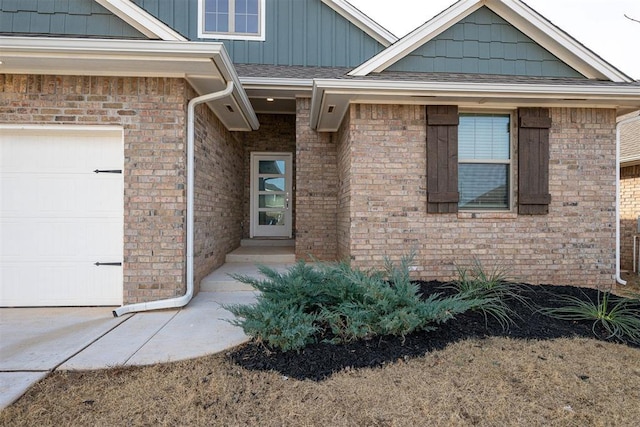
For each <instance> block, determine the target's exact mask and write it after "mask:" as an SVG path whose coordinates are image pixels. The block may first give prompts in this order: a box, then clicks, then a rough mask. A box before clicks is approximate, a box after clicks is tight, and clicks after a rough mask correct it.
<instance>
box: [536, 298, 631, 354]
mask: <svg viewBox="0 0 640 427" xmlns="http://www.w3.org/2000/svg"><path fill="white" fill-rule="evenodd" d="M585 297H586V295H585ZM558 299H559V301H560V302H561V303H563V304H565V305H564V306H563V307H556V308H548V307H545V308H542V309H540V312H541V313H543V314H546V315H547V316H551V317H554V318H556V319H563V320H569V321H593V325H592V330H593V333H594V334H595V335H596V336H597V332H596V327H597V326H598V325H601V326H602V327H603V328H604V330H605V331H606V333H607V334H609V335H608V336H607V337H605V338H606V339H612V338H614V339H617V340H619V341H622V342H631V343H634V344H640V299H639V298H627V297H618V296H615V295H612V294H611V293H610V292H603V291H600V290H598V298H597V301H593V300H592V299H590V298H588V297H587V298H586V300H584V299H581V298H577V297H574V296H571V295H561V296H559V297H558Z"/></svg>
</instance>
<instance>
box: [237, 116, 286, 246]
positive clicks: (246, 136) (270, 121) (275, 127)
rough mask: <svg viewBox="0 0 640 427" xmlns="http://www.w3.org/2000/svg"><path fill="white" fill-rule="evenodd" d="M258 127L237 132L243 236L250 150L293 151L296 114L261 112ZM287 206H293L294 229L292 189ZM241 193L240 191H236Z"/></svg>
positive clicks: (245, 232)
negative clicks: (240, 155) (241, 158)
mask: <svg viewBox="0 0 640 427" xmlns="http://www.w3.org/2000/svg"><path fill="white" fill-rule="evenodd" d="M258 120H259V121H260V129H258V130H257V131H254V132H246V133H242V134H241V135H240V138H241V140H242V142H243V144H244V176H243V182H244V190H243V191H244V203H243V215H242V218H243V219H244V220H243V229H242V237H243V238H248V237H249V230H250V223H249V215H250V211H251V205H250V202H251V182H250V180H251V153H252V152H279V153H291V154H294V153H295V151H296V117H295V116H294V115H292V114H291V115H284V114H260V115H258ZM292 157H293V160H292V162H293V164H292V167H293V170H294V171H295V170H296V158H295V155H294V156H292ZM292 177H293V183H292V184H293V187H292V188H296V181H295V180H296V178H295V174H293V175H292ZM293 193H294V194H292V195H291V196H292V200H291V203H290V204H289V206H292V218H293V229H294V230H295V215H296V210H295V209H296V208H295V206H296V203H295V191H294V192H293ZM238 194H241V193H238Z"/></svg>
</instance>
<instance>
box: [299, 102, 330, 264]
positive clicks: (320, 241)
mask: <svg viewBox="0 0 640 427" xmlns="http://www.w3.org/2000/svg"><path fill="white" fill-rule="evenodd" d="M296 104H297V114H296V231H295V235H296V257H297V258H307V256H308V255H313V256H314V257H316V258H318V259H324V260H335V259H336V256H337V239H336V213H337V194H338V193H337V191H338V173H337V163H336V156H337V154H336V145H335V144H334V143H332V141H331V136H332V135H331V134H329V133H319V132H315V131H314V130H312V129H311V127H310V107H311V100H310V99H309V98H298V99H297V101H296Z"/></svg>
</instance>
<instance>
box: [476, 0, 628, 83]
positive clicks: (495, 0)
mask: <svg viewBox="0 0 640 427" xmlns="http://www.w3.org/2000/svg"><path fill="white" fill-rule="evenodd" d="M486 3H487V4H486V5H487V7H489V8H490V9H491V10H493V11H494V12H495V13H496V14H498V15H499V16H500V17H502V18H503V19H505V20H506V21H507V22H509V23H510V24H512V25H513V26H515V27H516V28H517V29H519V30H520V31H522V32H523V33H524V34H526V35H527V36H529V37H531V39H532V40H533V41H535V42H537V43H538V44H540V45H541V46H542V47H544V48H545V49H547V50H549V52H551V53H552V54H554V55H555V56H556V57H558V58H559V59H560V60H562V61H563V62H565V63H567V64H568V65H569V66H571V67H573V68H574V69H576V70H577V71H578V72H580V73H581V74H583V75H585V76H586V77H588V78H592V79H603V78H605V79H608V80H611V81H614V82H633V79H631V78H630V77H629V76H627V75H626V74H624V73H623V72H621V71H620V70H618V69H617V68H615V67H614V66H612V65H611V64H609V63H608V62H606V61H605V60H604V59H602V58H600V57H599V56H598V55H597V54H595V53H594V52H592V51H591V50H589V49H588V48H587V47H585V46H584V45H583V44H581V43H580V42H578V41H577V40H576V39H574V38H573V37H571V36H570V35H569V34H567V33H566V32H564V31H563V30H562V29H560V28H559V27H556V26H555V25H553V24H552V23H551V22H550V21H549V20H548V19H546V18H545V17H543V16H542V15H540V14H539V13H538V12H536V11H535V10H534V9H532V8H531V7H529V6H528V5H526V4H524V3H523V2H521V1H519V0H486Z"/></svg>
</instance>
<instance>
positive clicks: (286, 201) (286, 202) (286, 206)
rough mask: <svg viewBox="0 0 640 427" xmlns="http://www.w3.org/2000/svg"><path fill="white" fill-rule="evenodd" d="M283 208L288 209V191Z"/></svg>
mask: <svg viewBox="0 0 640 427" xmlns="http://www.w3.org/2000/svg"><path fill="white" fill-rule="evenodd" d="M284 208H285V209H287V210H288V209H289V193H288V192H287V194H286V196H285V199H284Z"/></svg>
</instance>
